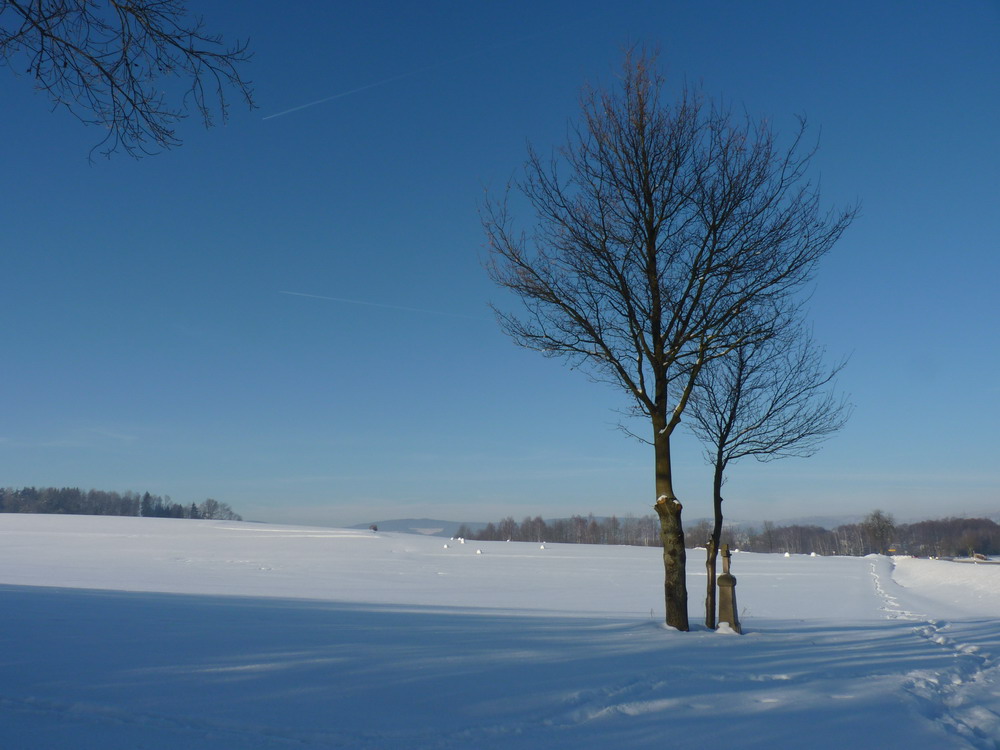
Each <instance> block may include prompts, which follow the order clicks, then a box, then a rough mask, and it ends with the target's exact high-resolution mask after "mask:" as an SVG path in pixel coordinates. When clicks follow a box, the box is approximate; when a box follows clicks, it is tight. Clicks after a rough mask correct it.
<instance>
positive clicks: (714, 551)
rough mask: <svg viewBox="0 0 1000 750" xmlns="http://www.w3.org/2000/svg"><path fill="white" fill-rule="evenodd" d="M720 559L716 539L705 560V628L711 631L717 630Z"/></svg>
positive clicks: (709, 543)
mask: <svg viewBox="0 0 1000 750" xmlns="http://www.w3.org/2000/svg"><path fill="white" fill-rule="evenodd" d="M718 557H719V548H718V547H717V546H716V544H715V539H714V538H712V539H709V540H708V559H706V560H705V570H706V572H707V574H708V583H707V585H706V588H705V627H706V628H708V629H709V630H715V603H716V597H715V578H716V561H717V560H718Z"/></svg>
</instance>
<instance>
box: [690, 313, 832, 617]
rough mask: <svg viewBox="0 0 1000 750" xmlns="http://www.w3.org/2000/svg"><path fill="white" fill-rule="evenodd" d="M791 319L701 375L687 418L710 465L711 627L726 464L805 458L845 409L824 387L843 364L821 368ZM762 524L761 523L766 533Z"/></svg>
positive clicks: (707, 609)
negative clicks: (712, 516) (748, 459)
mask: <svg viewBox="0 0 1000 750" xmlns="http://www.w3.org/2000/svg"><path fill="white" fill-rule="evenodd" d="M804 330H805V329H803V328H802V327H801V326H800V325H799V324H798V321H797V320H795V319H794V318H790V319H787V323H786V325H785V326H784V329H783V330H781V331H778V332H777V333H776V335H775V336H774V337H772V338H770V339H765V340H758V341H753V340H748V341H746V342H745V343H743V344H741V345H739V346H737V347H735V348H734V349H733V350H732V351H731V352H730V353H729V354H728V355H727V356H725V357H722V358H719V359H716V360H713V361H712V362H710V363H709V364H708V365H707V366H706V367H705V368H704V370H703V372H702V373H701V377H700V378H699V380H698V383H697V385H696V386H695V389H694V392H693V394H692V398H691V404H690V407H689V409H690V415H691V416H692V417H693V418H692V419H690V420H688V421H687V425H688V427H689V428H690V429H691V431H692V432H693V433H694V434H695V435H696V436H697V437H698V438H699V440H701V441H702V444H703V445H704V446H705V457H706V459H707V460H708V462H709V463H710V464H711V465H712V467H713V469H714V472H713V481H712V499H713V508H714V513H715V524H714V527H713V529H712V534H711V537H710V539H709V542H708V559H707V562H706V567H707V569H708V583H707V589H706V596H705V625H707V626H708V627H709V628H715V613H716V569H717V568H716V564H717V560H718V553H719V546H720V541H721V536H722V521H723V515H722V502H723V499H722V486H723V484H724V483H725V481H726V469H727V468H728V467H729V465H730V464H731V463H732V462H733V461H737V460H739V459H741V458H745V457H747V456H753V457H754V458H756V459H757V460H758V461H772V460H774V459H778V458H787V457H791V456H798V457H803V458H804V457H808V456H811V455H813V454H814V453H815V452H816V451H817V450H819V446H820V444H821V443H822V442H823V441H824V440H825V439H827V438H828V437H830V435H832V434H833V433H834V432H836V431H837V430H839V429H840V428H841V427H843V426H844V424H845V423H846V421H847V418H848V417H849V416H850V406H849V405H848V404H847V402H846V401H845V400H844V399H842V398H837V397H836V396H835V395H834V393H833V390H832V389H831V388H830V387H829V386H830V384H831V381H832V380H833V379H834V377H835V376H836V375H837V373H838V372H840V370H841V369H842V368H843V367H844V364H845V363H844V362H843V361H841V362H840V363H838V364H836V365H834V366H832V367H829V368H827V367H826V366H825V365H824V363H823V352H822V350H821V349H819V348H818V347H817V346H816V345H815V344H814V343H813V341H812V338H811V337H810V336H809V335H808V334H805V333H802V331H804ZM766 526H767V524H766V523H765V528H766Z"/></svg>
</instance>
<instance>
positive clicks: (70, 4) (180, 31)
mask: <svg viewBox="0 0 1000 750" xmlns="http://www.w3.org/2000/svg"><path fill="white" fill-rule="evenodd" d="M249 59H250V53H249V52H248V51H247V44H246V43H245V42H244V43H239V42H237V43H236V44H235V45H234V46H231V47H225V46H223V42H222V37H221V36H219V35H214V34H209V33H208V32H207V31H206V30H205V28H204V23H203V21H202V19H201V18H191V17H189V16H188V12H187V9H186V8H185V6H184V3H183V1H182V0H128V1H118V0H106V1H105V2H101V1H100V0H0V64H3V65H7V66H9V67H10V68H11V70H13V71H14V72H15V73H19V72H20V71H21V70H22V69H23V70H24V72H25V73H26V74H27V75H29V76H31V77H32V78H33V79H34V82H35V86H36V88H38V89H40V90H42V91H45V92H46V93H47V94H48V95H49V96H50V97H51V99H52V101H53V102H54V104H55V106H56V107H65V108H66V109H67V110H69V111H70V112H71V113H72V114H73V115H74V116H76V117H77V118H78V119H79V120H81V121H82V122H84V123H87V124H96V125H98V126H100V127H101V128H103V129H105V130H106V131H107V134H106V135H105V136H104V138H103V139H102V140H101V141H100V143H98V144H97V145H96V146H95V147H94V149H95V150H97V149H100V150H101V151H102V153H104V154H105V155H107V156H110V155H111V154H112V153H113V152H115V151H117V150H118V149H121V150H123V151H125V152H126V153H128V154H130V155H131V156H134V157H139V156H142V155H148V154H152V153H155V151H157V150H159V149H166V148H170V147H172V146H177V145H179V144H180V139H179V138H178V137H177V135H176V133H175V131H174V125H175V123H176V122H177V121H178V120H180V119H182V118H183V117H184V116H185V112H186V111H187V110H188V109H189V107H192V106H193V108H194V109H195V110H196V111H197V112H198V114H199V115H200V116H201V119H202V122H203V123H204V124H205V126H206V127H210V126H211V125H212V124H213V122H214V113H215V112H216V111H217V112H218V113H219V115H220V116H221V118H222V120H223V121H225V120H226V118H227V116H228V111H229V109H228V103H227V100H226V96H225V89H226V88H227V87H232V88H234V89H235V90H236V91H237V92H238V94H239V95H240V97H241V98H242V99H244V100H245V101H246V103H247V104H248V105H249V106H250V107H251V108H253V107H254V102H253V94H252V91H251V88H250V82H249V81H247V80H244V79H243V77H242V76H241V74H240V71H239V68H240V66H241V65H243V64H244V63H246V62H247V61H248V60H249ZM22 66H23V67H22ZM169 78H179V79H182V80H184V81H185V84H184V85H185V86H186V87H187V88H186V92H185V93H182V94H180V98H181V104H180V106H177V105H171V104H169V103H168V101H167V94H166V93H165V92H164V86H166V85H167V83H166V81H165V79H169Z"/></svg>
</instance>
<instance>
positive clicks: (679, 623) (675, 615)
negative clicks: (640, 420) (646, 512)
mask: <svg viewBox="0 0 1000 750" xmlns="http://www.w3.org/2000/svg"><path fill="white" fill-rule="evenodd" d="M653 447H654V452H655V457H656V459H655V460H656V505H654V506H653V507H654V509H655V510H656V513H657V515H658V516H659V517H660V541H661V542H663V569H664V577H663V593H664V599H665V601H666V609H667V619H666V622H667V625H669V626H670V627H673V628H677V629H678V630H689V629H690V626H689V624H688V601H687V599H688V597H687V581H686V580H685V566H686V563H687V552H686V551H685V549H684V527H683V526H682V525H681V510H682V506H681V504H680V503H679V502H678V500H677V498H676V497H675V496H674V490H673V486H672V483H671V470H670V436H669V435H667V434H664V433H663V431H662V430H655V435H654V442H653Z"/></svg>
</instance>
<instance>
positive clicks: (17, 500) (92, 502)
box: [0, 487, 243, 521]
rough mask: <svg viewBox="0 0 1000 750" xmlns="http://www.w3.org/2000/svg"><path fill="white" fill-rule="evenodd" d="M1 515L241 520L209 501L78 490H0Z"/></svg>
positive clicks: (225, 508)
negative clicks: (195, 501)
mask: <svg viewBox="0 0 1000 750" xmlns="http://www.w3.org/2000/svg"><path fill="white" fill-rule="evenodd" d="M0 513H68V514H75V515H82V516H148V517H152V518H206V519H216V520H222V521H242V520H243V519H242V518H240V516H239V515H237V514H236V513H234V512H233V509H232V508H230V507H229V505H227V504H226V503H220V502H219V501H217V500H213V499H212V498H208V499H207V500H205V502H203V503H201V504H198V503H191V504H190V505H181V504H180V503H174V502H171V500H170V497H169V495H168V496H164V497H160V496H159V495H151V494H149V493H148V492H146V493H144V494H142V495H140V494H139V493H137V492H124V493H119V492H106V491H104V490H86V491H84V490H81V489H80V488H79V487H61V488H60V487H22V488H21V489H17V490H15V489H12V488H10V487H7V488H0Z"/></svg>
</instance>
